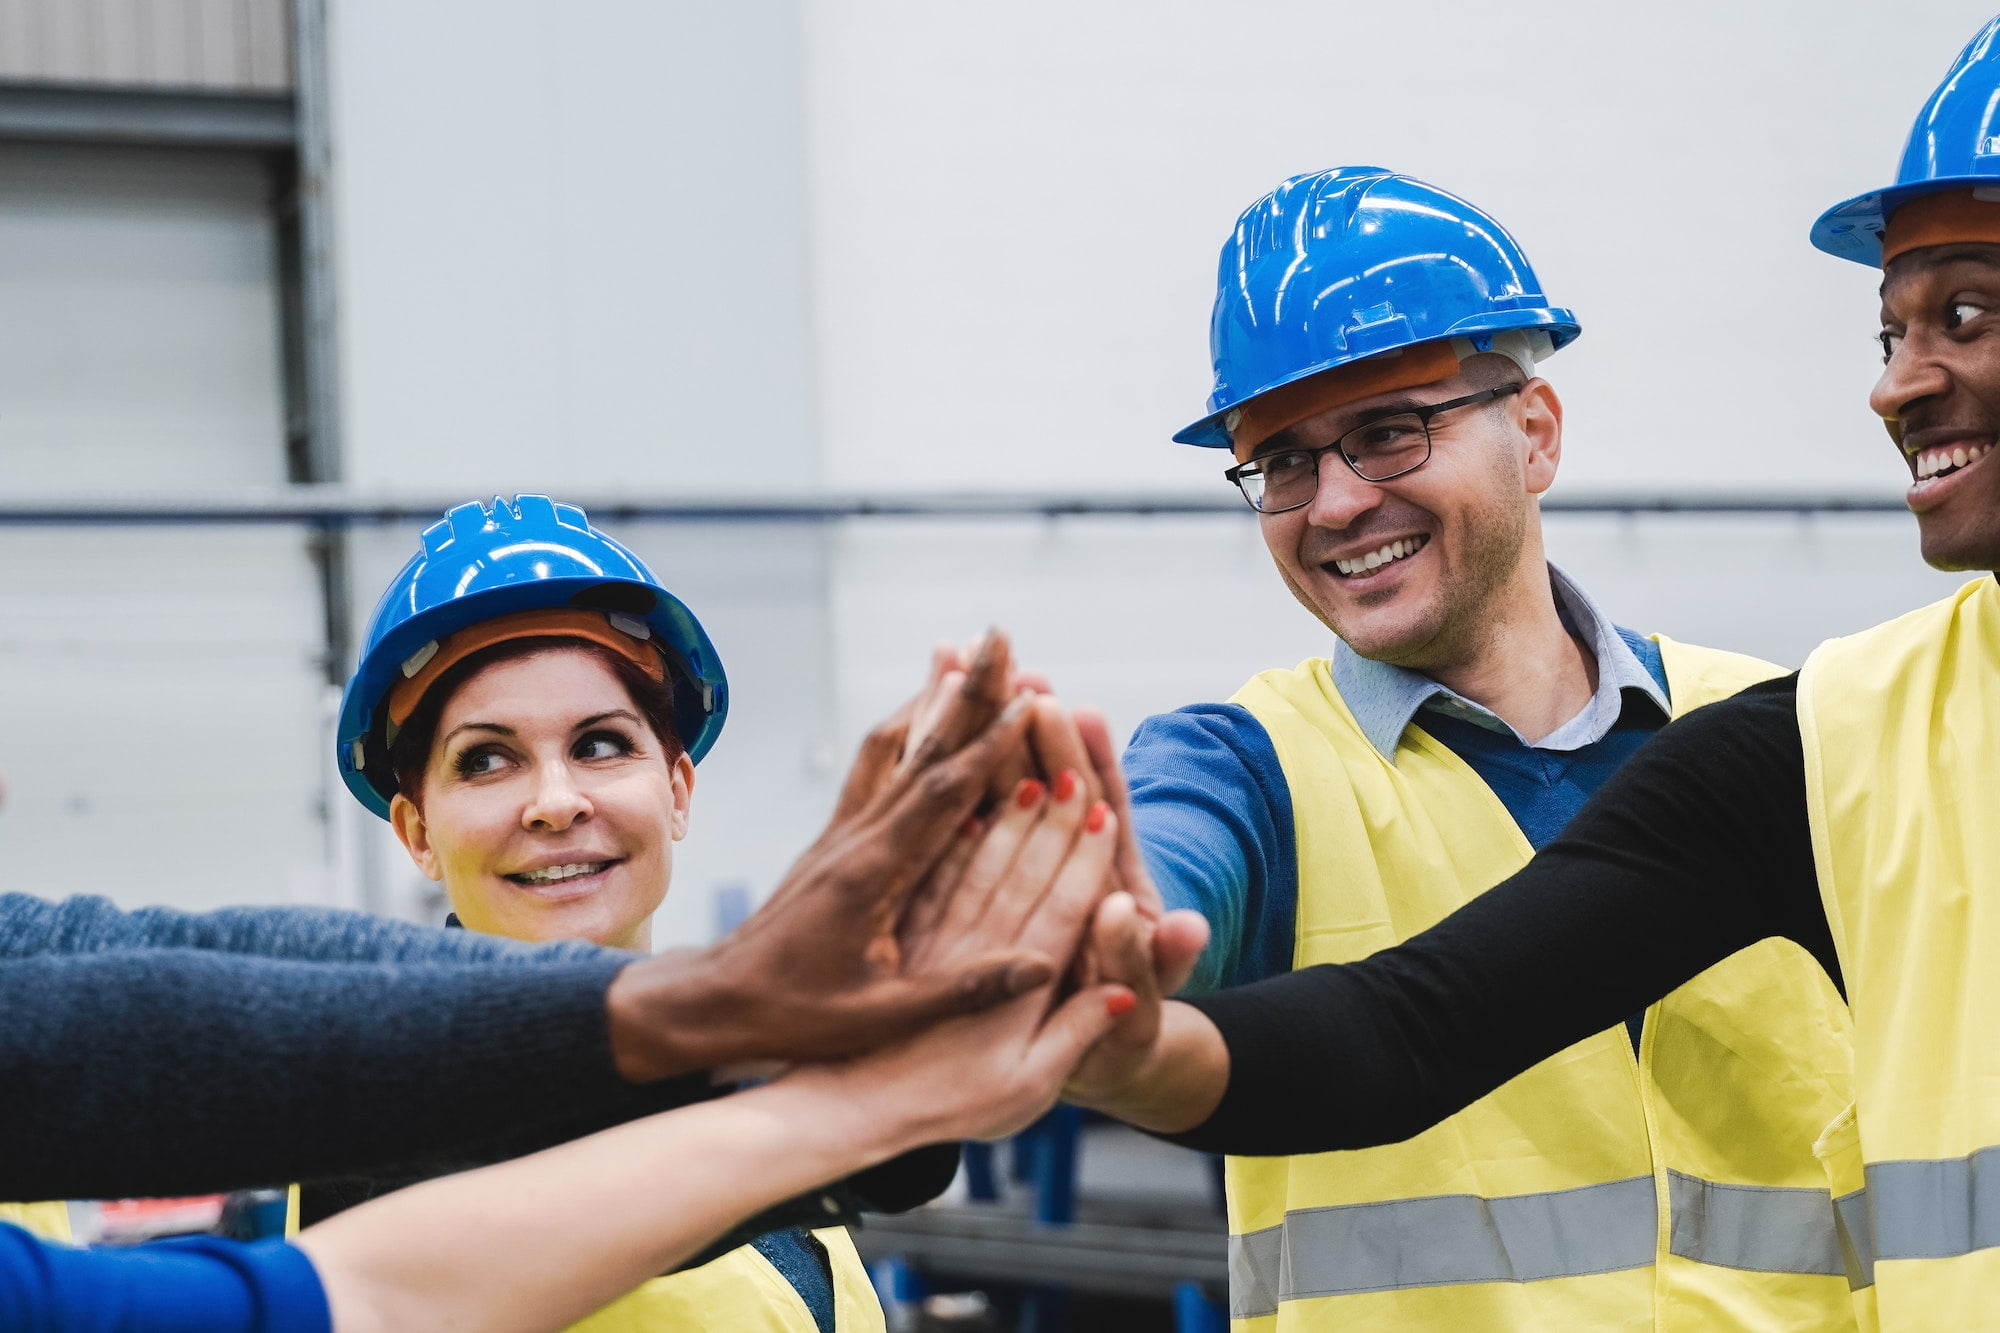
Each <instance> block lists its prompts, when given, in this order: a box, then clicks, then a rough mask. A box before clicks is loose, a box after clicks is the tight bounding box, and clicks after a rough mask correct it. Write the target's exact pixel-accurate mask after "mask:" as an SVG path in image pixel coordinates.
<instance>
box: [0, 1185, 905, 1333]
mask: <svg viewBox="0 0 2000 1333" xmlns="http://www.w3.org/2000/svg"><path fill="white" fill-rule="evenodd" d="M15 1206H19V1205H15ZM298 1234H299V1187H298V1186H297V1185H294V1186H292V1187H291V1193H290V1196H289V1198H288V1200H287V1206H286V1211H285V1238H286V1239H287V1240H290V1239H292V1238H294V1237H296V1236H297V1235H298ZM812 1234H813V1238H814V1239H815V1240H817V1241H818V1242H819V1243H820V1244H821V1245H823V1246H825V1247H826V1259H827V1267H828V1268H829V1269H830V1270H832V1273H833V1327H834V1330H835V1333H887V1328H886V1325H885V1324H884V1322H883V1317H882V1303H881V1301H880V1300H878V1299H877V1298H876V1296H875V1285H874V1283H872V1282H870V1281H869V1280H868V1266H867V1265H866V1264H864V1263H862V1262H861V1255H860V1253H859V1252H858V1251H856V1250H855V1248H854V1239H853V1237H851V1236H849V1235H848V1234H847V1228H846V1227H825V1228H822V1229H820V1230H817V1231H814V1232H813V1233H812ZM818 1328H819V1325H817V1324H815V1323H814V1322H813V1317H812V1311H811V1310H809V1309H807V1308H806V1303H805V1300H804V1299H803V1298H802V1297H801V1296H800V1295H799V1293H798V1289H797V1288H795V1287H793V1286H792V1284H791V1283H790V1282H787V1281H786V1280H785V1275H784V1274H782V1273H780V1272H779V1271H778V1270H777V1269H776V1268H775V1267H774V1266H773V1265H772V1263H771V1261H770V1260H769V1259H766V1258H765V1257H764V1256H763V1255H761V1254H759V1253H757V1251H756V1249H755V1248H754V1247H752V1246H749V1245H743V1246H739V1247H738V1248H736V1249H733V1250H731V1251H729V1252H728V1253H727V1254H723V1255H718V1256H717V1257H716V1258H714V1259H711V1260H709V1261H708V1262H707V1263H705V1264H703V1265H702V1266H701V1267H699V1268H688V1269H683V1270H682V1271H681V1272H678V1273H670V1274H668V1275H667V1276H665V1277H656V1278H654V1279H652V1280H651V1281H650V1282H646V1283H642V1284H641V1285H640V1286H638V1287H636V1288H634V1289H633V1290H631V1291H630V1292H627V1293H626V1294H625V1295H623V1296H620V1297H619V1298H618V1299H617V1300H615V1301H613V1302H611V1304H609V1305H607V1306H605V1307H604V1308H603V1309H601V1310H599V1311H598V1312H597V1313H596V1314H594V1315H591V1316H590V1317H589V1318H587V1319H584V1320H582V1321H581V1322H579V1323H575V1324H571V1325H570V1326H569V1329H568V1330H567V1333H683V1331H684V1333H735V1331H736V1330H739V1329H740V1330H742V1333H817V1331H818Z"/></svg>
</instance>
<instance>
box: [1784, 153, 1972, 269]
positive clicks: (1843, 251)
mask: <svg viewBox="0 0 2000 1333" xmlns="http://www.w3.org/2000/svg"><path fill="white" fill-rule="evenodd" d="M1996 185H2000V178H1996V177H1993V176H1970V175H1967V176H1939V177H1937V178H1936V179H1934V180H1926V181H1917V182H1913V183H1912V184H1909V185H1892V186H1889V187H1888V188H1887V189H1882V190H1870V191H1869V192H1868V193H1867V194H1857V195H1855V196H1854V197H1853V198H1852V199H1847V200H1843V201H1842V202H1840V203H1837V204H1835V205H1834V206H1833V207H1832V208H1829V209H1827V210H1826V212H1824V213H1822V214H1820V215H1819V218H1818V220H1817V221H1815V222H1814V223H1813V225H1812V232H1811V239H1812V244H1813V248H1814V249H1815V250H1820V251H1824V252H1825V253H1827V254H1830V255H1832V256H1833V257H1834V258H1835V259H1850V260H1853V261H1854V262H1855V263H1857V264H1866V265H1867V266H1868V267H1869V268H1880V267H1882V234H1883V232H1884V231H1886V230H1887V229H1888V225H1889V216H1890V215H1891V214H1892V213H1894V212H1895V211H1896V210H1897V209H1899V208H1901V207H1902V206H1903V205H1904V204H1907V203H1908V202H1910V200H1912V199H1915V198H1917V197H1918V196H1920V195H1926V194H1942V193H1943V192H1945V191H1946V190H1970V189H1975V188H1979V187H1987V188H1991V187H1993V186H1996Z"/></svg>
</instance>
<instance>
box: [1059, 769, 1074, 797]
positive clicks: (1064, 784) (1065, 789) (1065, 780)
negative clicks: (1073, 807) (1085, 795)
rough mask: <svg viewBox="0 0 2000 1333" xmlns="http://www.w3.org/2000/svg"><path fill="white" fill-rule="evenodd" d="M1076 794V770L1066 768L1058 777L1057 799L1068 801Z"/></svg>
mask: <svg viewBox="0 0 2000 1333" xmlns="http://www.w3.org/2000/svg"><path fill="white" fill-rule="evenodd" d="M1074 795H1076V770H1075V769H1073V768H1065V769H1064V770H1063V771H1062V772H1061V773H1060V774H1059V775H1058V776H1057V777H1056V799H1057V800H1058V801H1067V800H1068V799H1069V798H1070V797H1072V796H1074Z"/></svg>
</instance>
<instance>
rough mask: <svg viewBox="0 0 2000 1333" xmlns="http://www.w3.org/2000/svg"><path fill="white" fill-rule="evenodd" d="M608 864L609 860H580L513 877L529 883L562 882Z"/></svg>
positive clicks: (590, 873) (594, 871) (592, 872)
mask: <svg viewBox="0 0 2000 1333" xmlns="http://www.w3.org/2000/svg"><path fill="white" fill-rule="evenodd" d="M607 864H608V862H604V861H578V862H576V863H575V864H573V865H566V866H547V867H544V868H543V869H541V870H527V871H523V872H522V873H520V874H518V875H514V876H511V878H513V879H518V880H524V881H526V882H527V883H529V884H560V883H562V882H563V881H564V880H566V879H580V878H582V877H583V876H585V875H594V874H596V873H597V872H598V871H600V870H602V869H604V867H605V866H606V865H607Z"/></svg>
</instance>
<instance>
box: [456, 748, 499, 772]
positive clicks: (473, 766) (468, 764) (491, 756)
mask: <svg viewBox="0 0 2000 1333" xmlns="http://www.w3.org/2000/svg"><path fill="white" fill-rule="evenodd" d="M501 759H502V757H501V754H500V752H499V751H498V750H493V749H488V748H486V747H484V746H481V747H478V748H475V749H471V750H467V751H465V752H464V753H463V754H461V755H459V757H458V759H457V761H456V762H455V763H453V765H452V767H453V768H455V769H457V770H458V775H459V776H460V777H462V778H476V777H482V776H484V775H485V774H488V773H496V772H498V771H499V769H500V764H501Z"/></svg>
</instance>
